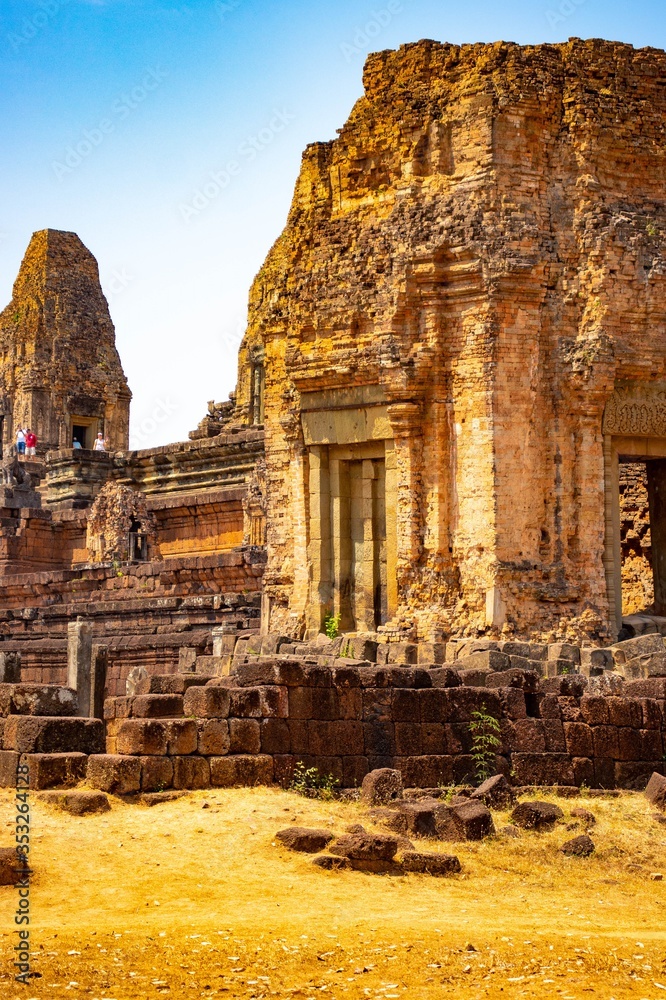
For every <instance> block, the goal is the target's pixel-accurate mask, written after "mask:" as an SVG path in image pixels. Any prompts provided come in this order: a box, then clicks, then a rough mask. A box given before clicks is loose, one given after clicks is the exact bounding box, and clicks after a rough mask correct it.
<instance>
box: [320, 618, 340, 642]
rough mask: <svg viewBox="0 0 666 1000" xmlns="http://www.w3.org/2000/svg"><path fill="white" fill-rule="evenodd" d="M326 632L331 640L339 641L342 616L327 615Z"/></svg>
mask: <svg viewBox="0 0 666 1000" xmlns="http://www.w3.org/2000/svg"><path fill="white" fill-rule="evenodd" d="M324 632H325V633H326V635H327V636H328V638H329V639H337V637H338V635H339V634H340V615H334V614H330V615H326V617H325V618H324Z"/></svg>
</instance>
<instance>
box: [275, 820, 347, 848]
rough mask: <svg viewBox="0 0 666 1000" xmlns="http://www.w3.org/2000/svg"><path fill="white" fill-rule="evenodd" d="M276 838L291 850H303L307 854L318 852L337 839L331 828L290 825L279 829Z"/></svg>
mask: <svg viewBox="0 0 666 1000" xmlns="http://www.w3.org/2000/svg"><path fill="white" fill-rule="evenodd" d="M275 839H276V840H277V841H279V842H280V843H281V844H282V846H283V847H288V848H289V850H290V851H303V852H304V853H306V854H318V853H319V851H323V850H324V849H325V847H326V846H327V845H328V844H330V842H331V841H332V840H334V839H335V834H333V833H331V831H330V830H317V829H311V828H309V827H305V826H290V827H287V828H286V829H285V830H278V832H277V833H276V834H275Z"/></svg>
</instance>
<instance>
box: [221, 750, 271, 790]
mask: <svg viewBox="0 0 666 1000" xmlns="http://www.w3.org/2000/svg"><path fill="white" fill-rule="evenodd" d="M210 777H211V784H212V785H213V786H214V787H216V788H232V787H236V786H242V785H246V786H250V787H251V786H253V785H271V784H272V783H273V758H272V757H269V756H267V755H266V754H257V755H252V756H246V755H243V754H236V755H230V756H228V757H211V758H210Z"/></svg>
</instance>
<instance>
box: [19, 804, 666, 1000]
mask: <svg viewBox="0 0 666 1000" xmlns="http://www.w3.org/2000/svg"><path fill="white" fill-rule="evenodd" d="M204 803H208V807H207V808H203V806H204ZM559 803H560V805H561V806H562V808H563V809H564V811H565V814H566V820H565V821H569V820H570V817H569V812H570V809H571V808H572V807H573V806H574V805H584V806H585V807H587V808H589V809H591V810H592V811H593V812H594V813H595V814H596V816H597V820H598V822H597V825H596V827H595V829H594V831H593V837H594V840H595V842H596V844H597V851H596V853H595V855H593V856H592V857H591V858H589V859H585V860H582V859H568V858H566V857H564V856H563V855H562V854H561V853H560V852H559V850H558V848H559V846H560V845H561V844H562V842H563V841H564V840H565V839H567V838H568V837H571V836H574V835H575V833H574V832H568V831H567V830H566V829H565V828H564V825H563V824H561V825H559V826H558V827H557V828H556V829H555V830H554V831H553V832H551V833H547V834H538V833H523V834H522V835H521V836H520V838H519V839H510V838H507V837H503V836H497V837H493V838H489V839H488V840H487V841H485V842H483V843H481V844H457V845H455V846H452V845H444V844H438V843H435V842H426V843H425V844H424V842H420V846H421V847H424V846H425V847H426V849H428V850H443V851H445V852H447V853H451V852H455V853H456V854H458V856H459V858H460V860H461V862H462V865H463V874H462V875H459V876H456V877H453V878H440V879H437V878H429V877H428V876H421V875H408V876H397V877H396V876H386V875H384V876H377V875H366V874H361V873H355V872H322V871H321V870H319V869H317V868H315V867H313V865H312V863H311V859H310V857H309V856H307V855H300V854H293V853H290V852H288V851H287V850H285V849H284V848H282V847H280V846H278V845H276V844H275V842H274V840H273V836H274V833H275V832H276V831H277V830H279V829H281V828H282V827H284V826H288V825H290V824H291V823H294V822H298V823H300V824H304V825H306V824H307V825H317V826H331V827H332V828H333V829H334V830H335V831H336V832H343V831H344V829H345V827H346V826H347V825H349V824H350V823H356V822H365V823H366V825H367V826H368V828H371V826H372V824H370V823H368V822H367V820H366V819H365V809H364V807H363V806H361V805H360V804H358V803H340V802H333V803H323V802H317V801H311V800H307V799H303V798H300V797H298V796H296V795H294V794H292V793H288V792H282V791H278V790H275V789H259V788H257V789H237V790H219V791H210V792H195V793H191V794H190V795H188V796H187V797H186V798H183V799H179V800H177V801H175V802H169V803H166V804H161V805H159V806H155V807H153V808H150V809H149V808H147V807H146V806H142V805H136V804H128V803H125V802H121V801H119V800H113V806H112V811H111V812H110V813H106V814H103V815H96V816H86V817H72V816H69V815H67V814H64V813H62V812H60V811H58V810H57V809H56V808H54V806H53V805H52V804H50V803H49V804H46V803H45V802H43V801H40V799H39V795H38V794H34V795H32V829H33V833H32V844H33V854H32V859H33V865H34V869H35V877H34V879H33V884H32V889H31V917H32V920H31V949H32V953H33V957H32V970H33V972H34V973H37V974H38V975H36V976H34V978H33V979H32V981H31V984H30V985H28V986H23V985H21V984H17V983H16V982H15V980H14V978H13V975H14V970H13V969H12V967H11V962H12V960H13V959H12V948H13V946H14V944H15V943H16V934H15V933H14V932H13V926H14V925H13V914H14V910H15V907H16V899H17V892H16V890H15V889H14V888H12V887H2V888H0V934H1V937H0V945H1V947H2V954H3V962H2V966H1V968H0V997H1V998H2V1000H14V998H20V1000H30V998H33V997H34V998H40V1000H41V998H49V1000H50V998H52V997H60V996H62V997H65V996H68V997H86V998H90V997H92V998H99V1000H102V998H105V1000H110V998H115V1000H126V998H141V1000H143V998H145V997H158V996H167V997H173V998H176V997H179V998H180V997H195V996H201V997H215V996H218V997H219V996H226V997H253V998H259V997H269V996H277V997H295V998H303V1000H307V998H310V997H312V998H317V997H320V996H327V997H331V998H334V997H349V998H355V997H359V998H365V997H371V998H379V997H383V998H389V1000H391V998H393V1000H398V998H403V997H405V998H414V1000H421V998H431V997H454V996H455V997H457V998H461V1000H472V998H484V997H500V996H501V997H503V998H510V997H540V998H541V997H557V998H562V1000H573V998H581V1000H582V998H587V997H601V998H605V1000H611V998H614V1000H621V998H622V1000H623V998H628V997H631V998H632V1000H634V998H635V1000H642V998H646V1000H662V998H666V879H665V880H664V881H658V880H654V879H653V878H652V875H653V874H654V873H661V872H663V873H664V874H665V875H666V825H663V824H660V823H658V822H657V821H656V820H655V819H653V818H652V811H651V809H650V808H649V807H648V805H647V804H646V802H645V800H644V799H643V798H642V796H640V795H637V794H626V795H623V796H622V797H621V798H620V799H610V798H603V799H600V798H589V799H587V798H585V797H584V796H581V797H580V798H578V799H573V800H571V799H570V800H559ZM13 815H14V812H13V793H12V792H10V791H2V792H0V817H1V819H0V834H2V832H3V831H4V835H2V836H0V846H8V845H11V844H12V842H13V836H14V829H13V822H14V821H13ZM495 821H496V825H497V827H498V829H499V828H500V827H501V826H502V825H504V824H505V823H506V822H507V821H508V815H507V814H502V813H496V814H495ZM577 832H582V831H580V830H579V831H577Z"/></svg>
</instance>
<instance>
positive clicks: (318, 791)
mask: <svg viewBox="0 0 666 1000" xmlns="http://www.w3.org/2000/svg"><path fill="white" fill-rule="evenodd" d="M339 784H340V782H339V780H338V779H337V778H334V777H333V775H332V774H320V773H319V770H318V769H317V768H316V767H306V766H305V764H304V763H303V761H302V760H299V762H298V764H297V765H296V769H295V770H294V774H293V777H292V779H291V785H290V786H289V787H290V789H291V791H292V792H296V793H297V794H298V795H304V796H305V797H306V798H308V799H327V800H328V799H332V798H334V797H335V789H336V787H337V786H338V785H339Z"/></svg>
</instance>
